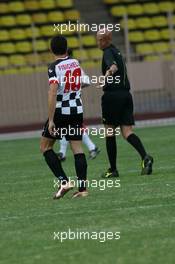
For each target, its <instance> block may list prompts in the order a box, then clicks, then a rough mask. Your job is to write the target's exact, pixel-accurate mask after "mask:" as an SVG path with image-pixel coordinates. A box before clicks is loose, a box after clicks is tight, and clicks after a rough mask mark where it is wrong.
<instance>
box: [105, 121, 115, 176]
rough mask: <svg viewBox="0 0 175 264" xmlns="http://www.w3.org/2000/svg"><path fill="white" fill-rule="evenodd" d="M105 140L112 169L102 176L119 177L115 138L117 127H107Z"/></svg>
mask: <svg viewBox="0 0 175 264" xmlns="http://www.w3.org/2000/svg"><path fill="white" fill-rule="evenodd" d="M105 140H106V150H107V155H108V160H109V164H110V168H109V169H108V170H107V172H105V173H104V174H103V175H102V177H104V178H110V177H118V176H119V173H118V171H117V142H116V136H115V126H113V125H105Z"/></svg>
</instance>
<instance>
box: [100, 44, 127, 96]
mask: <svg viewBox="0 0 175 264" xmlns="http://www.w3.org/2000/svg"><path fill="white" fill-rule="evenodd" d="M113 64H116V65H117V68H118V71H117V72H116V73H115V74H114V75H113V80H112V82H111V79H110V83H109V81H108V82H106V83H105V85H104V87H103V90H104V92H108V91H114V92H115V91H116V92H117V91H118V90H121V89H122V90H123V89H125V90H128V91H129V90H130V83H129V80H128V76H127V69H126V64H125V61H124V59H123V57H122V54H121V53H120V50H118V49H117V48H116V47H115V46H114V45H112V44H111V45H110V46H109V47H107V48H105V49H103V59H102V73H103V75H105V74H106V71H107V70H108V69H109V68H110V67H111V65H113ZM116 76H120V77H119V79H120V83H117V81H116V79H118V78H117V77H116Z"/></svg>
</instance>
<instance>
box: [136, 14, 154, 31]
mask: <svg viewBox="0 0 175 264" xmlns="http://www.w3.org/2000/svg"><path fill="white" fill-rule="evenodd" d="M135 22H136V25H137V27H138V28H141V29H145V28H151V27H152V26H153V24H152V21H151V19H150V18H149V17H141V18H137V19H136V20H135Z"/></svg>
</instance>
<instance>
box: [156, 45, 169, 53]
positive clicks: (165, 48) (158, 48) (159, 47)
mask: <svg viewBox="0 0 175 264" xmlns="http://www.w3.org/2000/svg"><path fill="white" fill-rule="evenodd" d="M153 47H154V50H155V51H156V52H158V53H165V52H168V51H169V50H170V46H169V45H168V44H167V43H166V42H158V43H154V44H153Z"/></svg>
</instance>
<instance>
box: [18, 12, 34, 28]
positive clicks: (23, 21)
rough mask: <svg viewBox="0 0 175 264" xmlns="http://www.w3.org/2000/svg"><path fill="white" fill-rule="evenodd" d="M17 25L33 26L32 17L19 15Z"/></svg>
mask: <svg viewBox="0 0 175 264" xmlns="http://www.w3.org/2000/svg"><path fill="white" fill-rule="evenodd" d="M16 23H17V24H18V25H21V26H28V25H31V23H32V19H31V16H30V15H27V14H25V15H17V16H16Z"/></svg>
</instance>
